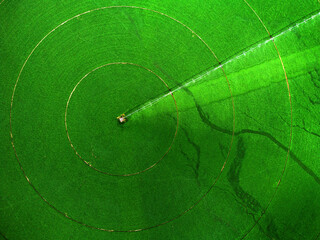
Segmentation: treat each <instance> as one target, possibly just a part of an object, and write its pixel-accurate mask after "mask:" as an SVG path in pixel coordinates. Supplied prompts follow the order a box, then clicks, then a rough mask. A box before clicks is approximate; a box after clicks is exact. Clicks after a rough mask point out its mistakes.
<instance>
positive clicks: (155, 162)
mask: <svg viewBox="0 0 320 240" xmlns="http://www.w3.org/2000/svg"><path fill="white" fill-rule="evenodd" d="M113 65H125V66H135V67H138V68H141V69H143V70H146V71H148V72H149V73H151V74H153V75H154V76H156V77H157V78H158V79H159V80H160V81H161V82H162V83H163V84H164V85H165V86H166V88H167V90H168V91H169V92H170V95H171V96H172V99H173V101H174V104H175V108H176V111H177V124H176V129H175V132H174V135H173V139H172V141H171V143H170V145H169V147H168V148H167V149H166V151H165V153H164V154H162V156H161V157H160V158H159V159H157V160H156V161H154V162H153V163H152V165H150V166H148V167H147V168H145V169H143V170H140V171H137V172H134V173H125V174H120V173H110V172H107V171H105V170H101V169H99V168H97V167H94V166H93V165H92V164H91V163H90V162H88V161H86V160H85V159H84V158H83V157H82V156H81V155H80V153H79V152H78V151H77V150H76V149H75V145H74V143H73V142H72V140H71V137H70V134H69V131H68V124H67V115H68V107H69V103H70V100H71V98H72V96H73V94H74V92H75V91H76V89H77V87H78V86H79V84H80V83H81V82H82V81H83V80H84V79H85V78H86V77H87V76H89V75H90V74H92V73H93V72H95V71H97V70H99V69H101V68H104V67H107V66H113ZM126 95H127V93H126ZM129 100H130V99H129ZM106 117H108V118H111V119H112V120H113V122H115V121H114V120H115V117H114V115H113V116H106ZM178 126H179V111H178V106H177V102H176V100H175V98H174V96H173V94H172V92H171V90H170V88H169V86H168V85H167V84H166V83H165V81H164V80H163V79H162V78H161V77H160V76H159V75H157V74H156V73H154V72H153V71H151V70H150V69H148V68H145V67H143V66H140V65H137V64H134V63H127V62H118V63H108V64H105V65H102V66H100V67H97V68H95V69H93V70H92V71H90V72H89V73H87V74H86V75H85V76H84V77H83V78H81V79H80V81H79V82H78V83H77V84H76V85H75V87H74V88H73V90H72V92H71V93H70V95H69V98H68V101H67V105H66V111H65V128H66V133H67V137H68V140H69V142H70V146H71V147H72V149H73V150H74V151H75V153H76V155H77V156H78V157H79V158H80V159H81V160H82V161H83V162H84V163H85V164H87V165H88V166H89V167H91V168H92V169H94V170H96V171H98V172H100V173H103V174H108V175H112V176H132V175H137V174H140V173H143V172H145V171H148V170H149V169H151V168H153V167H154V166H156V165H157V164H158V163H159V162H160V161H161V160H162V159H163V158H164V157H165V156H166V155H167V154H168V152H169V151H170V149H171V148H172V145H173V143H174V140H175V138H176V136H177V132H178ZM89 128H92V126H89ZM122 138H125V137H122ZM109 144H112V142H111V143H109ZM145 144H147V143H145ZM116 146H117V143H116V144H115V145H114V146H111V147H110V146H109V147H110V148H111V149H112V151H114V148H116ZM120 154H121V151H120ZM140 154H141V152H139V155H140ZM118 158H119V156H117V158H116V159H113V160H117V159H118ZM134 159H135V158H134ZM140 159H142V160H143V159H144V158H143V157H141V156H140Z"/></svg>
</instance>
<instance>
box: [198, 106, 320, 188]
mask: <svg viewBox="0 0 320 240" xmlns="http://www.w3.org/2000/svg"><path fill="white" fill-rule="evenodd" d="M196 107H197V110H198V113H199V116H200V118H201V119H202V121H203V122H204V123H205V124H206V125H207V126H209V127H210V128H211V129H213V130H216V131H219V132H222V133H225V134H228V135H232V131H231V130H228V129H224V128H221V127H219V126H217V125H215V124H214V123H213V122H211V121H210V120H209V118H208V116H207V115H206V114H205V112H204V111H203V110H202V108H201V106H200V105H199V104H197V103H196ZM241 134H256V135H261V136H264V137H267V138H269V139H270V140H271V141H272V142H273V143H275V144H276V145H277V146H278V147H279V148H281V149H283V150H284V151H287V150H288V147H286V146H285V145H283V144H282V143H281V142H279V141H278V140H277V139H276V138H275V137H274V136H272V135H271V134H270V133H268V132H264V131H256V130H251V129H242V130H240V131H238V132H235V133H234V135H235V136H239V135H241ZM290 157H291V159H293V160H294V161H295V162H296V163H297V164H298V165H299V166H300V167H301V168H302V169H303V170H304V171H305V172H306V173H307V174H309V175H310V176H311V177H312V178H313V179H314V180H315V181H316V182H317V183H318V184H319V185H320V178H319V176H317V175H316V174H315V173H314V172H313V171H312V170H311V169H310V168H308V167H307V166H306V165H305V164H304V163H303V162H302V161H301V160H300V159H299V158H298V157H297V156H296V155H295V154H294V153H293V152H292V151H290Z"/></svg>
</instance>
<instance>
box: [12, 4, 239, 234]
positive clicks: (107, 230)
mask: <svg viewBox="0 0 320 240" xmlns="http://www.w3.org/2000/svg"><path fill="white" fill-rule="evenodd" d="M111 8H132V9H140V10H146V11H150V12H154V13H156V14H160V15H162V16H165V17H167V18H169V19H171V20H173V21H175V22H177V23H179V24H181V25H182V26H183V27H185V28H186V29H188V30H189V31H190V32H192V34H194V35H195V36H197V38H198V39H199V40H200V41H201V42H202V43H203V44H205V46H206V47H207V48H208V49H209V51H210V52H211V53H212V55H213V56H214V58H215V59H216V60H217V63H219V65H220V68H221V70H222V72H223V75H224V76H225V78H226V80H227V83H228V88H229V92H230V96H231V101H232V113H233V121H232V137H231V142H230V145H229V149H228V154H227V156H226V160H225V162H224V163H223V166H222V168H221V170H220V172H219V174H218V176H217V177H216V178H215V179H214V181H213V183H212V185H211V186H210V187H209V189H208V190H207V191H206V192H205V193H204V194H203V195H202V196H201V198H200V199H198V200H197V201H196V202H195V203H193V205H192V206H191V207H189V208H188V209H187V210H185V211H183V212H182V213H180V214H179V215H177V216H176V217H174V218H171V219H170V220H167V221H164V222H162V223H159V224H157V225H154V226H150V227H145V228H140V229H131V230H114V229H105V228H100V227H95V226H91V225H88V224H86V223H84V222H81V221H78V220H76V219H74V218H72V217H70V216H68V215H67V214H66V213H64V212H62V211H61V210H59V209H57V208H56V207H55V206H53V205H52V204H51V203H50V202H49V201H48V200H47V199H45V198H44V197H43V196H42V195H41V194H40V192H39V191H38V190H37V189H36V187H35V186H34V185H33V184H32V182H31V181H30V179H29V178H28V176H27V174H26V172H25V170H24V169H23V167H22V164H21V162H20V160H19V157H18V154H17V151H16V148H15V146H14V137H13V133H12V109H13V100H14V95H15V91H16V88H17V85H18V82H19V79H20V76H21V74H22V72H23V69H24V68H25V66H26V64H27V62H28V60H29V58H30V57H31V55H32V54H33V53H34V51H35V50H36V49H37V48H38V46H39V45H40V44H41V43H42V42H43V41H44V40H45V39H46V38H47V37H48V36H49V35H50V34H51V33H53V32H54V31H55V30H57V29H58V28H59V27H61V26H63V25H64V24H66V23H68V22H69V21H71V20H73V19H75V18H77V17H79V16H82V15H85V14H88V13H91V12H95V11H99V10H104V9H111ZM234 134H235V105H234V99H233V94H232V91H231V86H230V82H229V79H228V77H227V75H226V73H225V70H224V69H223V66H222V65H221V63H220V61H219V59H218V57H217V56H216V54H215V53H214V52H213V50H212V49H211V48H210V47H209V45H208V44H207V43H206V42H205V41H204V40H203V39H202V38H201V37H200V36H199V35H198V34H197V33H196V32H194V31H193V30H192V29H191V28H189V27H188V26H186V25H185V24H183V23H182V22H180V21H179V20H177V19H175V18H173V17H170V16H169V15H167V14H164V13H162V12H159V11H156V10H152V9H148V8H143V7H137V6H108V7H101V8H96V9H92V10H88V11H86V12H83V13H80V14H77V15H75V16H73V17H71V18H69V19H68V20H66V21H64V22H62V23H61V24H59V25H58V26H57V27H55V28H54V29H52V30H51V31H50V32H49V33H47V34H46V35H45V36H44V37H43V38H42V39H41V40H40V41H39V42H38V43H37V44H36V46H35V47H34V48H33V49H32V51H31V52H30V54H29V55H28V57H27V59H26V60H25V62H24V64H23V65H22V68H21V70H20V72H19V74H18V78H17V80H16V82H15V85H14V88H13V93H12V97H11V105H10V137H11V144H12V147H13V150H14V153H15V156H16V159H17V161H18V164H19V166H20V169H21V171H22V172H23V175H24V177H25V178H26V180H27V181H28V183H29V184H30V185H31V187H32V188H33V189H34V190H35V192H36V193H37V194H38V195H39V197H40V198H41V199H42V200H43V201H45V202H46V203H47V204H48V205H49V206H50V207H51V208H53V209H54V210H55V211H57V212H58V213H60V214H62V215H63V216H65V217H66V218H68V219H70V220H72V221H73V222H76V223H79V224H81V225H83V226H86V227H89V228H92V229H97V230H101V231H106V232H139V231H144V230H148V229H152V228H156V227H159V226H162V225H165V224H167V223H169V222H172V221H174V220H176V219H177V218H179V217H181V216H183V215H184V214H186V213H187V212H189V211H190V210H192V209H193V208H194V207H195V206H197V205H198V204H199V202H200V201H201V200H202V199H204V198H205V197H206V196H207V195H208V193H209V192H210V191H211V190H212V189H213V187H214V186H215V184H216V183H217V181H218V180H219V178H220V176H221V174H222V171H223V170H224V168H225V165H226V163H227V161H228V158H229V156H230V152H231V148H232V145H233V141H234Z"/></svg>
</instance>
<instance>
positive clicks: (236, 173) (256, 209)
mask: <svg viewBox="0 0 320 240" xmlns="http://www.w3.org/2000/svg"><path fill="white" fill-rule="evenodd" d="M245 154H246V148H245V145H244V141H243V138H242V137H240V138H239V140H238V143H237V152H236V156H235V158H234V160H233V161H232V162H231V165H230V169H229V171H228V173H227V179H228V181H229V183H230V185H231V187H232V189H233V190H234V192H235V194H236V196H237V197H238V198H239V199H240V201H241V203H240V204H241V205H242V206H244V207H245V208H246V212H247V214H248V215H251V216H252V218H253V220H254V222H255V223H258V222H257V220H256V219H255V216H256V215H257V214H258V215H261V214H262V213H263V212H264V209H263V207H262V205H261V204H260V203H259V201H258V200H256V199H255V198H254V197H253V196H252V195H251V194H249V193H247V192H246V191H245V190H244V189H243V188H242V187H241V185H240V171H241V168H242V162H243V160H244V158H245ZM248 208H249V209H250V210H251V213H250V212H248V210H247V209H248ZM258 226H259V229H260V231H261V232H262V233H263V234H265V235H266V236H267V237H269V238H270V239H280V238H279V235H278V234H277V230H276V225H275V223H274V220H273V219H272V218H271V217H270V216H269V217H268V225H267V228H266V230H264V229H263V227H262V226H261V225H260V224H258Z"/></svg>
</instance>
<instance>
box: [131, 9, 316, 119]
mask: <svg viewBox="0 0 320 240" xmlns="http://www.w3.org/2000/svg"><path fill="white" fill-rule="evenodd" d="M319 16H320V12H317V13H315V14H313V15H311V16H310V17H308V18H305V19H303V20H302V21H300V22H298V23H295V24H294V25H291V26H290V25H289V26H290V27H287V28H285V30H283V31H281V32H279V33H277V34H275V36H273V37H272V38H268V39H267V40H265V41H263V42H260V43H257V44H255V45H254V46H252V47H251V48H249V49H248V50H246V51H244V52H242V53H240V54H238V55H236V56H235V57H233V58H231V59H229V60H225V61H224V62H222V63H220V64H219V66H217V67H212V68H209V69H206V70H204V71H202V72H201V73H199V74H197V75H195V76H194V77H192V78H189V79H188V80H186V81H185V82H184V83H183V84H182V85H180V86H177V87H175V88H173V89H171V90H170V91H168V92H167V93H165V94H163V95H161V96H159V97H156V98H154V99H152V100H150V101H148V102H146V103H144V104H141V105H139V106H137V107H136V108H134V109H132V110H129V112H127V113H126V118H128V117H130V116H132V115H134V114H136V113H138V112H141V111H143V110H145V109H147V108H149V107H151V106H153V105H154V104H156V103H157V102H159V101H160V100H162V99H164V98H166V97H167V96H169V95H171V94H173V93H175V92H177V91H179V90H181V89H183V88H186V87H188V86H190V85H195V84H198V83H200V82H202V81H201V80H203V79H204V78H205V77H207V76H208V75H210V74H211V73H213V72H215V71H217V70H218V69H219V68H221V67H223V66H225V65H226V64H229V63H231V62H234V61H236V60H238V59H240V58H242V57H244V56H246V55H247V54H248V53H251V52H253V51H255V50H256V49H259V48H261V47H262V46H264V45H267V44H268V43H269V42H271V41H272V40H273V39H276V38H279V37H280V36H282V35H285V34H286V33H288V32H291V31H292V30H293V29H296V28H298V27H300V26H301V25H304V24H306V23H307V22H309V21H311V20H313V19H315V18H316V17H319Z"/></svg>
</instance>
